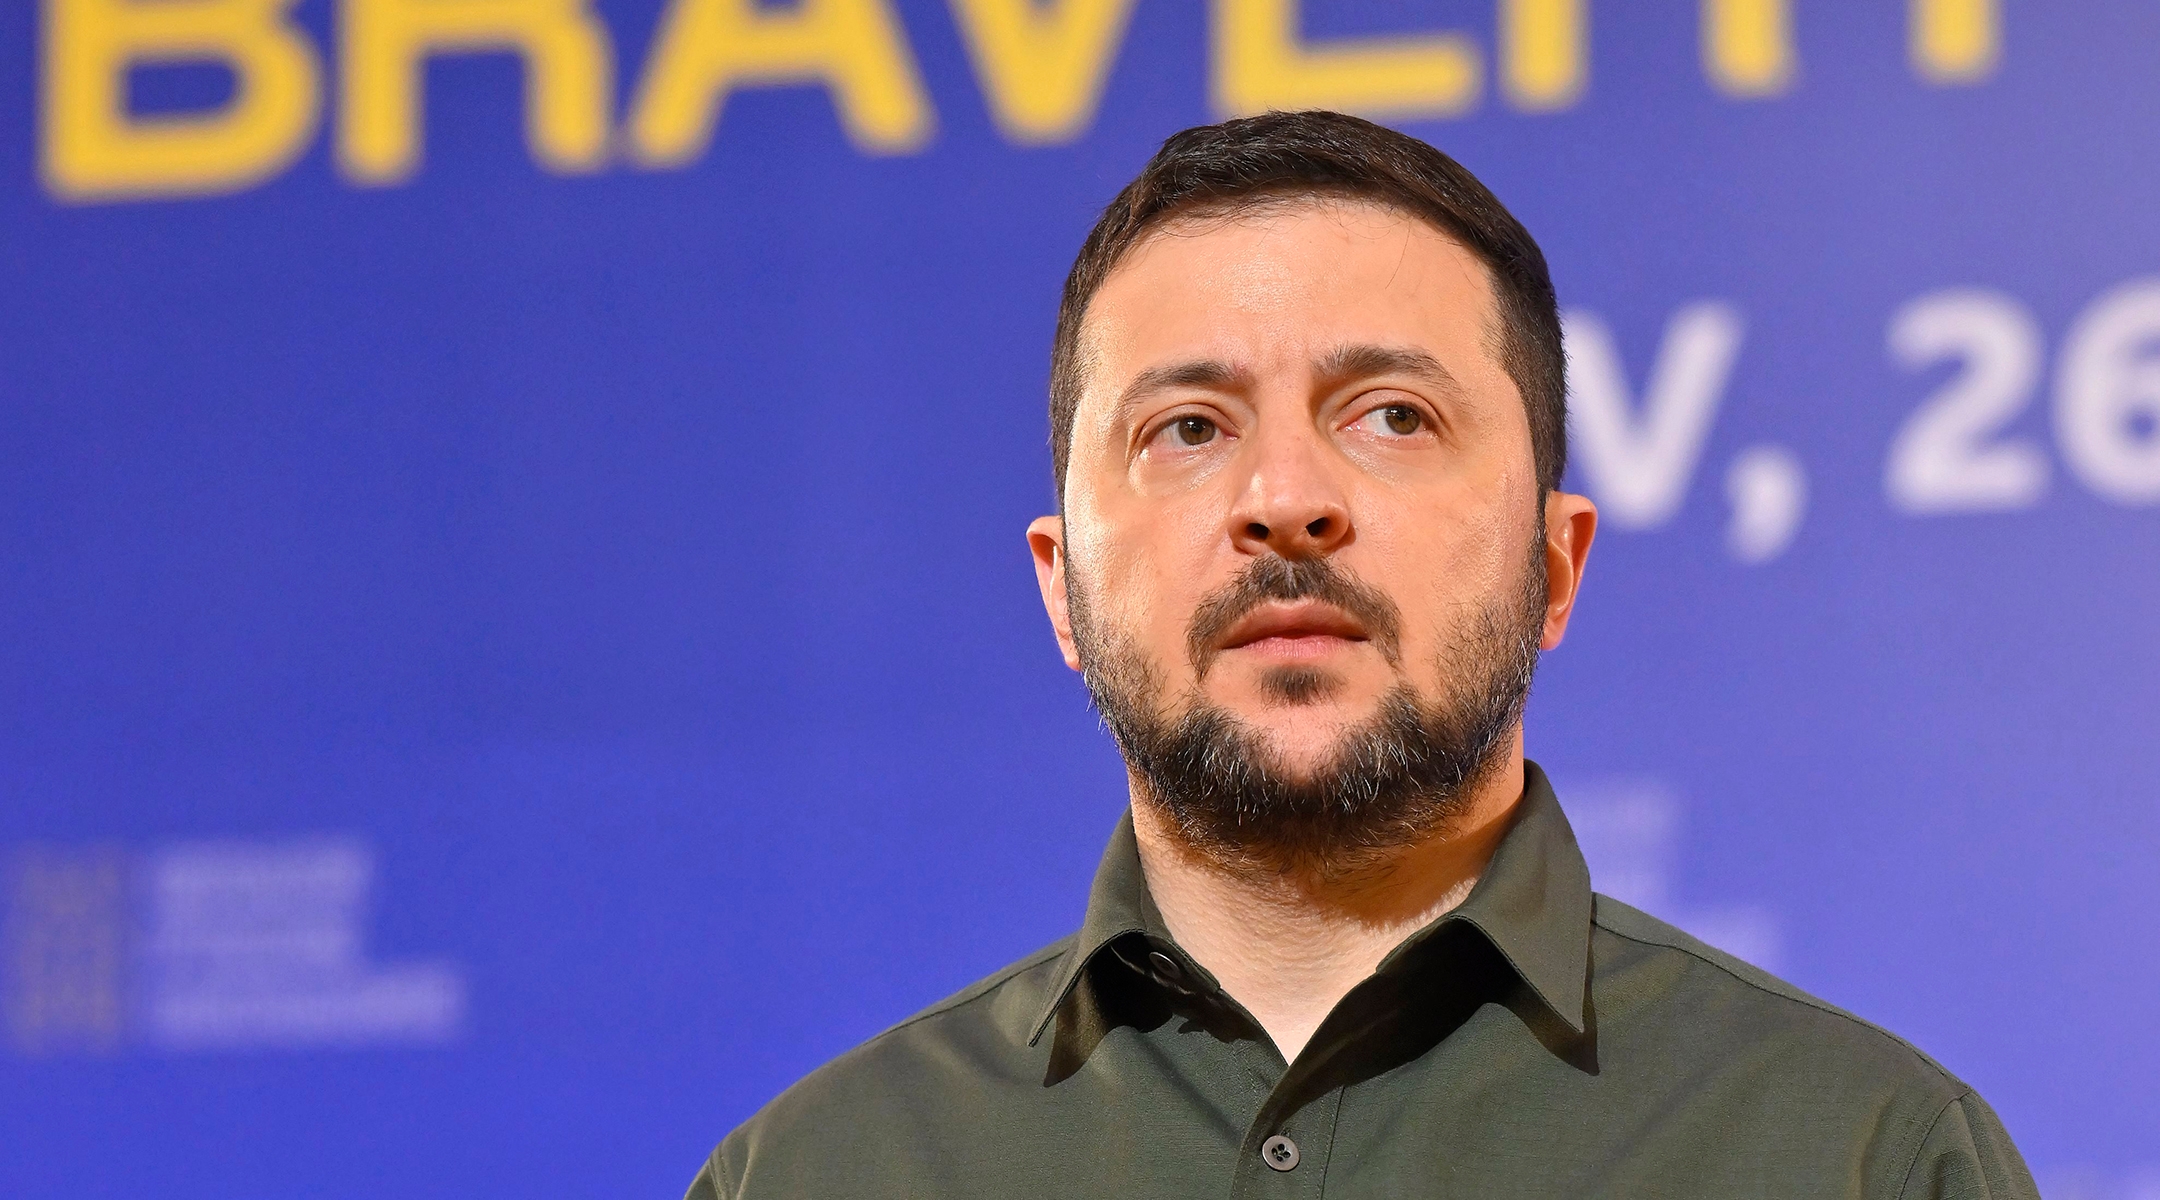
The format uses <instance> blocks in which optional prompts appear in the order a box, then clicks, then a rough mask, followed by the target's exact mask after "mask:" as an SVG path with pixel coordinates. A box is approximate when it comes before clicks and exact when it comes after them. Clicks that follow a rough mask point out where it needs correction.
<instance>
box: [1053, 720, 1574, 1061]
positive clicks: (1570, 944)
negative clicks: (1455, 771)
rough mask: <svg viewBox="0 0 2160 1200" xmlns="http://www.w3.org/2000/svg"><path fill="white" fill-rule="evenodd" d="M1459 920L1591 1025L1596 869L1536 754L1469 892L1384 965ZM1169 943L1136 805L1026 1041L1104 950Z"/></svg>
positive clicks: (1122, 823)
mask: <svg viewBox="0 0 2160 1200" xmlns="http://www.w3.org/2000/svg"><path fill="white" fill-rule="evenodd" d="M1454 922H1461V923H1463V924H1466V925H1469V926H1471V927H1472V928H1474V929H1476V930H1477V931H1478V932H1480V933H1482V934H1483V935H1484V936H1485V938H1486V940H1487V941H1489V942H1491V943H1492V945H1493V947H1494V948H1495V949H1497V950H1498V951H1499V952H1500V954H1501V956H1502V957H1503V958H1505V959H1506V960H1507V962H1508V965H1509V966H1510V967H1512V968H1514V970H1515V973H1516V975H1518V976H1519V977H1521V979H1522V980H1523V982H1524V983H1526V984H1528V985H1529V986H1530V988H1531V990H1532V991H1534V992H1536V993H1537V995H1538V999H1540V1000H1541V1001H1543V1002H1544V1004H1545V1006H1546V1007H1547V1008H1549V1009H1551V1010H1552V1012H1553V1014H1554V1015H1556V1016H1558V1017H1559V1018H1560V1019H1561V1020H1562V1021H1564V1022H1566V1023H1567V1026H1568V1028H1569V1029H1571V1030H1573V1031H1574V1032H1576V1033H1581V1032H1583V1030H1584V1028H1585V1027H1586V1021H1585V1001H1586V999H1587V996H1586V990H1585V989H1586V986H1587V981H1588V978H1589V970H1590V869H1589V867H1588V866H1587V865H1585V864H1584V862H1583V856H1582V851H1581V849H1579V848H1578V847H1577V846H1576V844H1575V833H1574V830H1572V829H1571V828H1569V826H1568V821H1567V817H1566V816H1565V815H1563V814H1562V813H1561V811H1560V802H1559V800H1558V799H1557V798H1556V797H1555V796H1554V795H1553V790H1552V784H1551V783H1550V782H1549V781H1548V780H1547V779H1546V778H1545V772H1544V771H1543V770H1541V769H1540V768H1539V767H1538V765H1537V764H1536V763H1534V762H1528V761H1525V762H1524V764H1523V794H1522V799H1521V801H1520V802H1518V803H1517V804H1516V806H1515V815H1514V818H1513V824H1511V825H1510V826H1509V828H1508V831H1507V833H1506V834H1505V835H1504V836H1503V837H1502V838H1501V839H1500V845H1499V846H1498V847H1497V848H1496V849H1495V850H1494V851H1493V857H1492V861H1491V862H1490V863H1488V864H1487V865H1486V867H1485V873H1484V874H1483V876H1481V877H1480V878H1479V879H1478V882H1477V886H1475V887H1473V888H1472V889H1471V890H1470V895H1469V896H1468V897H1467V898H1465V899H1464V900H1463V902H1462V903H1461V904H1459V905H1457V906H1456V907H1455V908H1453V909H1451V910H1449V911H1448V912H1447V913H1446V914H1445V915H1443V916H1441V917H1440V918H1439V919H1437V920H1435V921H1434V922H1433V923H1432V924H1430V925H1427V926H1426V927H1425V928H1423V929H1421V930H1419V931H1418V932H1417V933H1415V934H1412V935H1411V936H1410V937H1409V938H1407V939H1405V940H1404V941H1403V944H1402V945H1400V946H1397V947H1396V948H1395V949H1394V950H1393V951H1391V952H1389V954H1388V956H1387V957H1386V958H1384V959H1382V960H1381V962H1380V969H1382V970H1386V969H1387V968H1388V967H1390V966H1391V965H1393V964H1395V963H1397V962H1400V961H1402V959H1403V958H1405V957H1406V956H1408V955H1413V954H1416V953H1417V952H1418V948H1419V947H1421V946H1423V945H1425V944H1426V943H1427V942H1428V941H1430V940H1431V939H1432V936H1433V934H1434V933H1435V932H1437V931H1438V930H1440V929H1441V928H1444V927H1445V926H1447V925H1449V924H1451V923H1454ZM1134 933H1138V934H1144V935H1147V936H1149V937H1151V938H1155V939H1159V940H1161V941H1163V942H1165V943H1167V942H1169V941H1170V940H1171V939H1170V934H1169V931H1168V928H1167V927H1166V926H1165V925H1164V924H1163V919H1162V914H1161V912H1160V911H1158V910H1157V909H1156V907H1155V901H1154V898H1153V897H1152V896H1150V895H1149V894H1148V889H1147V879H1146V876H1145V875H1144V874H1142V872H1141V868H1140V846H1139V842H1138V841H1137V839H1136V838H1135V837H1134V834H1133V823H1132V813H1131V812H1129V811H1128V812H1127V813H1126V814H1125V815H1124V816H1123V817H1121V818H1120V819H1119V820H1118V825H1117V829H1116V831H1115V832H1113V833H1112V834H1111V835H1110V845H1109V846H1108V847H1106V848H1105V849H1104V851H1103V858H1102V865H1101V866H1099V867H1097V868H1096V871H1095V883H1094V886H1093V887H1091V888H1090V889H1089V891H1088V906H1087V916H1086V917H1085V918H1084V919H1083V920H1082V922H1081V925H1080V932H1079V935H1078V936H1077V937H1075V938H1074V939H1073V943H1072V946H1071V947H1070V948H1069V949H1067V950H1066V952H1065V954H1064V956H1063V958H1062V959H1060V960H1059V964H1058V973H1057V976H1056V980H1055V982H1054V983H1053V984H1052V986H1051V988H1050V994H1049V996H1048V997H1047V999H1046V1001H1045V1003H1044V1005H1043V1009H1042V1012H1041V1014H1040V1015H1039V1016H1038V1017H1037V1019H1036V1021H1035V1025H1034V1032H1033V1033H1032V1034H1031V1035H1030V1036H1029V1038H1028V1044H1029V1045H1034V1044H1035V1043H1036V1042H1037V1041H1040V1040H1041V1038H1042V1035H1043V1032H1044V1030H1046V1029H1048V1028H1049V1026H1050V1022H1051V1020H1052V1019H1053V1018H1055V1017H1056V1016H1057V1012H1058V1009H1059V1008H1061V1007H1062V1006H1063V1005H1064V1003H1065V1001H1066V999H1067V998H1068V997H1070V996H1071V995H1072V991H1073V988H1074V987H1075V986H1076V985H1078V983H1079V981H1080V977H1081V975H1082V974H1083V973H1084V972H1085V971H1086V970H1087V967H1088V964H1089V963H1090V962H1092V961H1093V960H1094V958H1095V956H1096V955H1098V954H1100V953H1102V951H1103V950H1104V949H1105V948H1106V947H1108V946H1109V945H1110V944H1111V943H1112V942H1114V941H1116V940H1117V939H1119V938H1121V937H1124V936H1126V935H1127V934H1134Z"/></svg>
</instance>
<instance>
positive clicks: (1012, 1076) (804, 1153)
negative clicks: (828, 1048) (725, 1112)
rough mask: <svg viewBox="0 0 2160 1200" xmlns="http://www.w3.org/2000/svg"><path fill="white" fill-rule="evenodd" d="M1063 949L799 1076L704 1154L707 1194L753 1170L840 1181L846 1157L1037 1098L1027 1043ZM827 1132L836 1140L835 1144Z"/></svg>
mask: <svg viewBox="0 0 2160 1200" xmlns="http://www.w3.org/2000/svg"><path fill="white" fill-rule="evenodd" d="M1071 945H1072V939H1071V938H1065V939H1062V940H1060V941H1058V942H1055V943H1053V944H1051V945H1049V946H1046V947H1044V948H1043V949H1041V950H1038V951H1036V952H1035V953H1033V954H1030V955H1028V956H1027V957H1026V958H1023V959H1020V960H1019V961H1018V962H1015V963H1012V964H1011V965H1009V966H1007V967H1005V968H1003V969H1002V970H999V971H997V972H995V973H993V974H991V975H989V976H987V977H985V978H983V979H980V980H978V981H976V982H975V983H972V984H970V985H968V986H967V987H965V988H962V989H961V990H960V991H958V992H955V993H953V994H952V995H950V996H948V997H946V998H945V999H943V1000H940V1001H938V1002H937V1003H935V1004H933V1005H931V1006H929V1007H928V1008H925V1009H923V1010H922V1011H921V1012H919V1013H916V1014H915V1015H913V1016H911V1017H908V1018H907V1019H906V1020H904V1021H901V1022H900V1023H898V1024H896V1025H894V1026H892V1027H891V1028H890V1029H887V1030H885V1031H884V1032H883V1033H880V1034H878V1035H876V1036H875V1037H872V1038H871V1039H869V1040H868V1041H866V1042H864V1043H863V1044H861V1045H860V1046H857V1047H855V1048H854V1049H852V1050H850V1051H848V1052H847V1053H845V1054H842V1055H841V1056H840V1057H838V1058H836V1059H834V1060H832V1061H831V1062H829V1063H826V1064H825V1065H824V1066H822V1067H819V1068H818V1069H817V1070H815V1071H812V1072H811V1073H810V1074H809V1075H806V1076H804V1077H803V1078H802V1079H801V1080H800V1081H798V1082H797V1083H795V1084H794V1085H793V1086H792V1087H790V1088H788V1089H787V1090H786V1091H784V1092H782V1093H781V1094H780V1095H779V1096H777V1097H775V1098H774V1099H773V1100H772V1101H771V1102H769V1103H768V1104H766V1105H765V1107H764V1108H762V1109H760V1110H758V1112H757V1113H756V1114H755V1115H753V1116H752V1117H751V1118H750V1119H749V1120H748V1121H745V1122H743V1124H742V1125H741V1126H739V1127H737V1128H736V1129H735V1130H734V1131H733V1132H732V1133H730V1134H728V1136H727V1137H726V1139H725V1140H723V1141H722V1142H721V1143H720V1146H719V1148H718V1149H716V1150H715V1151H714V1153H713V1157H712V1161H711V1162H710V1163H709V1164H708V1167H707V1174H708V1175H711V1176H713V1177H714V1180H713V1182H714V1184H715V1185H716V1190H717V1193H718V1194H719V1195H723V1196H732V1195H738V1194H740V1191H741V1187H742V1185H743V1184H744V1183H745V1182H746V1179H745V1176H746V1175H747V1174H749V1173H750V1172H752V1170H753V1169H754V1170H755V1171H756V1173H758V1174H770V1175H773V1176H777V1177H780V1178H796V1179H800V1178H804V1177H805V1176H806V1174H808V1175H816V1176H821V1177H822V1176H826V1175H833V1174H836V1173H837V1174H839V1175H843V1176H844V1175H846V1174H847V1173H849V1166H848V1164H846V1163H844V1162H841V1161H839V1160H840V1159H844V1158H846V1157H847V1156H848V1155H849V1154H851V1153H853V1149H852V1148H861V1147H875V1146H879V1145H888V1146H889V1145H893V1144H905V1143H904V1142H895V1141H893V1140H891V1139H895V1138H905V1137H907V1135H908V1134H909V1131H910V1130H911V1129H914V1128H916V1127H930V1126H944V1125H948V1124H950V1123H951V1122H952V1121H953V1120H954V1119H955V1118H962V1119H964V1118H965V1117H966V1115H967V1114H968V1111H969V1110H971V1109H976V1108H988V1107H994V1106H995V1105H996V1104H997V1103H998V1100H997V1099H996V1098H997V1097H998V1096H999V1095H1000V1094H1004V1093H1009V1092H1011V1091H1013V1090H1016V1089H1018V1090H1025V1089H1028V1088H1030V1086H1032V1087H1036V1088H1039V1087H1040V1085H1041V1082H1042V1063H1041V1062H1039V1061H1037V1060H1038V1059H1043V1058H1046V1057H1047V1055H1046V1052H1043V1053H1038V1052H1037V1051H1036V1049H1035V1048H1033V1047H1030V1046H1029V1045H1028V1039H1029V1036H1030V1035H1031V1034H1032V1033H1033V1029H1032V1023H1033V1021H1034V1019H1035V1018H1036V1016H1037V1015H1039V1013H1040V1011H1041V1009H1042V1007H1043V1006H1044V1005H1045V1004H1047V1003H1048V1002H1049V992H1050V988H1051V987H1052V986H1053V981H1054V977H1055V975H1056V972H1057V967H1058V964H1059V963H1060V961H1061V960H1062V959H1063V957H1064V955H1065V953H1066V952H1067V950H1069V949H1070V947H1071ZM836 1129H846V1130H848V1131H849V1133H848V1136H847V1137H845V1138H840V1139H835V1138H834V1137H833V1136H832V1135H833V1131H834V1130H836ZM858 1165H859V1166H860V1167H861V1168H862V1169H864V1170H875V1169H876V1168H877V1165H878V1164H876V1163H875V1162H865V1163H863V1164H858ZM701 1178H703V1177H702V1176H701Z"/></svg>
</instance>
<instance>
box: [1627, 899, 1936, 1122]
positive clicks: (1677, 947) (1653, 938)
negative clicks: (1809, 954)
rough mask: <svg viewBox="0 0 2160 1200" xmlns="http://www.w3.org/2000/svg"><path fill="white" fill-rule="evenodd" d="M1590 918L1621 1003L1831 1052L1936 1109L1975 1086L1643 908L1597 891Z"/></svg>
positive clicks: (1763, 1040) (1773, 1043) (1760, 1040)
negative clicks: (1914, 1091)
mask: <svg viewBox="0 0 2160 1200" xmlns="http://www.w3.org/2000/svg"><path fill="white" fill-rule="evenodd" d="M1592 924H1593V925H1594V927H1595V930H1596V932H1597V933H1598V934H1601V935H1603V938H1602V940H1604V941H1605V942H1606V946H1605V950H1606V953H1605V955H1604V956H1603V961H1602V962H1601V963H1600V965H1599V969H1598V972H1597V975H1598V979H1599V983H1600V984H1601V985H1602V988H1601V990H1603V991H1605V992H1608V993H1610V995H1611V998H1612V1000H1613V1001H1614V1002H1615V1003H1616V1004H1617V1005H1618V1006H1620V1007H1621V1008H1623V1009H1632V1008H1634V1007H1636V1006H1638V1005H1642V1004H1644V1003H1645V1002H1649V1001H1652V1000H1653V999H1654V1000H1655V1001H1657V1002H1658V1004H1659V1007H1662V1008H1664V1009H1665V1010H1667V1011H1666V1013H1665V1018H1666V1019H1677V1020H1684V1021H1686V1022H1688V1023H1689V1024H1691V1025H1694V1026H1696V1027H1698V1028H1703V1029H1706V1030H1710V1031H1715V1032H1721V1033H1744V1034H1746V1035H1747V1036H1748V1037H1749V1039H1750V1040H1751V1041H1754V1042H1756V1043H1757V1044H1759V1045H1766V1046H1769V1047H1777V1046H1786V1045H1789V1046H1790V1047H1791V1048H1792V1049H1794V1050H1804V1051H1806V1052H1809V1053H1813V1054H1817V1055H1821V1054H1828V1055H1830V1056H1831V1057H1830V1058H1829V1059H1827V1060H1818V1062H1819V1064H1820V1065H1822V1066H1824V1067H1826V1068H1827V1067H1831V1066H1834V1065H1836V1064H1840V1063H1842V1064H1847V1065H1849V1066H1851V1067H1853V1068H1854V1069H1856V1070H1860V1071H1864V1072H1869V1073H1872V1074H1875V1075H1878V1076H1884V1077H1889V1078H1894V1079H1895V1080H1896V1081H1898V1082H1900V1083H1903V1084H1905V1085H1907V1086H1910V1087H1914V1088H1918V1089H1920V1090H1922V1091H1924V1092H1927V1093H1929V1094H1930V1095H1931V1096H1933V1097H1934V1098H1935V1099H1936V1100H1937V1101H1938V1104H1937V1107H1938V1108H1939V1107H1940V1105H1941V1104H1946V1103H1948V1102H1949V1101H1951V1100H1953V1099H1955V1098H1956V1097H1957V1096H1959V1095H1960V1094H1962V1093H1964V1092H1966V1091H1968V1090H1969V1089H1968V1088H1967V1087H1966V1085H1965V1083H1964V1081H1962V1080H1960V1079H1958V1078H1957V1077H1956V1076H1955V1075H1952V1074H1951V1073H1950V1072H1949V1071H1947V1070H1945V1069H1944V1068H1943V1067H1942V1065H1941V1064H1940V1063H1937V1062H1936V1061H1935V1060H1934V1059H1932V1058H1930V1057H1928V1056H1927V1054H1925V1053H1924V1052H1922V1051H1921V1050H1920V1049H1919V1047H1917V1046H1914V1045H1913V1044H1912V1043H1911V1042H1908V1041H1906V1040H1905V1039H1903V1038H1901V1037H1899V1036H1897V1035H1896V1034H1894V1033H1891V1032H1890V1031H1889V1030H1887V1029H1884V1028H1883V1027H1881V1026H1879V1025H1876V1024H1874V1023H1873V1022H1870V1021H1867V1020H1864V1019H1862V1018H1860V1017H1857V1016H1855V1015H1853V1014H1852V1013H1849V1012H1847V1011H1845V1010H1844V1009H1842V1008H1839V1007H1837V1006H1836V1005H1834V1004H1831V1003H1829V1002H1828V1001H1826V1000H1823V999H1821V998H1819V997H1816V996H1814V995H1811V994H1809V993H1808V992H1805V991H1803V990H1801V989H1800V988H1798V987H1795V986H1793V985H1792V984H1791V983H1788V982H1786V981H1785V980H1783V979H1780V978H1778V977H1777V976H1775V975H1772V974H1771V973H1770V972H1768V971H1765V970H1762V969H1761V968H1759V967H1756V966H1753V965H1751V964H1749V963H1746V962H1743V961H1742V960H1740V959H1738V958H1735V957H1733V956H1732V955H1730V954H1727V953H1725V952H1724V951H1722V950H1719V949H1717V948H1716V947H1714V946H1711V945H1709V944H1707V943H1705V942H1703V941H1701V940H1699V939H1697V938H1695V937H1693V936H1691V935H1689V934H1688V933H1686V932H1683V931H1682V930H1680V929H1678V928H1676V927H1674V926H1672V925H1669V924H1667V923H1666V922H1664V921H1660V920H1658V919H1657V918H1656V917H1653V916H1651V915H1649V914H1648V913H1645V912H1643V911H1642V910H1640V909H1636V908H1632V907H1629V906H1628V905H1626V904H1622V903H1620V902H1619V901H1617V900H1614V899H1612V898H1611V897H1609V896H1604V895H1600V896H1598V897H1597V898H1596V906H1595V910H1594V916H1593V918H1592Z"/></svg>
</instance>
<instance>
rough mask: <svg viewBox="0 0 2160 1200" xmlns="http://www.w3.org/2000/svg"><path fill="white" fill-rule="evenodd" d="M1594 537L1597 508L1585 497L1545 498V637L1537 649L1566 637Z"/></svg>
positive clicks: (1556, 495) (1558, 495) (1555, 493)
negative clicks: (1569, 619)
mask: <svg viewBox="0 0 2160 1200" xmlns="http://www.w3.org/2000/svg"><path fill="white" fill-rule="evenodd" d="M1596 537H1597V505H1595V504H1593V503H1591V502H1590V497H1588V496H1578V495H1575V494H1574V493H1572V492H1563V491H1558V490H1555V491H1552V492H1549V493H1547V494H1546V496H1545V635H1544V637H1543V638H1542V639H1541V640H1540V641H1539V643H1538V644H1539V648H1540V649H1544V650H1550V649H1552V648H1553V647H1555V646H1558V645H1559V644H1560V639H1561V638H1563V637H1566V636H1567V626H1568V618H1569V617H1570V616H1572V615H1574V612H1575V596H1576V594H1577V593H1579V592H1580V591H1581V590H1582V577H1583V567H1584V565H1585V564H1587V563H1588V562H1589V561H1590V542H1591V540H1592V539H1594V538H1596Z"/></svg>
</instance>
